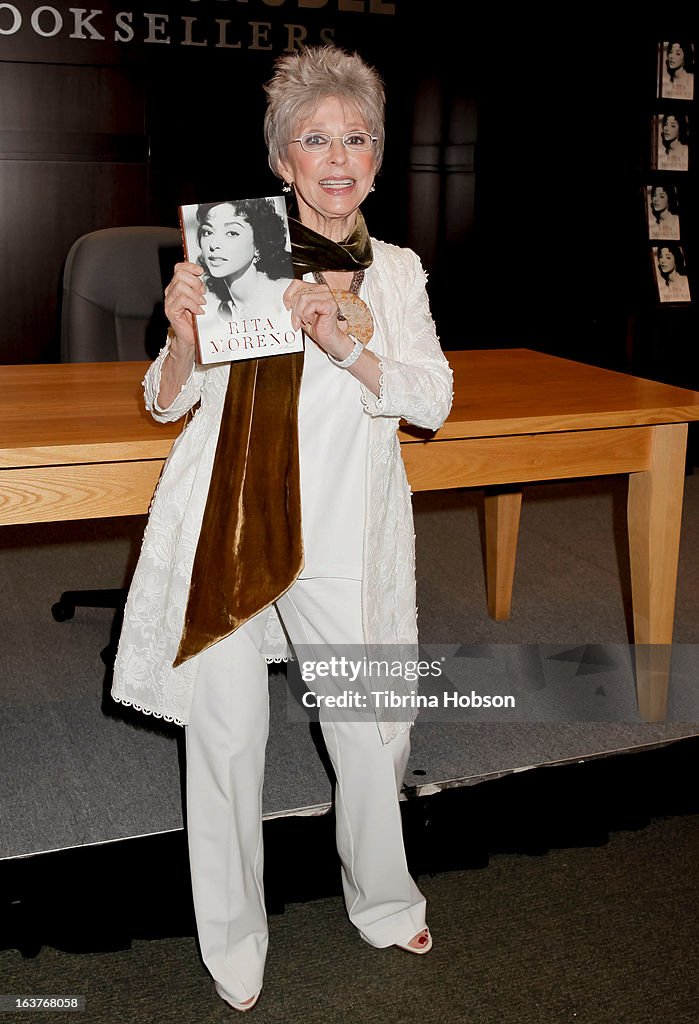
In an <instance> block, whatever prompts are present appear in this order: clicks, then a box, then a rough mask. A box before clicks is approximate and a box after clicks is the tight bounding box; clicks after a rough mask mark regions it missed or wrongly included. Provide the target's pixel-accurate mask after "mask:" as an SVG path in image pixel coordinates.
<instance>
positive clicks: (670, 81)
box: [658, 39, 694, 100]
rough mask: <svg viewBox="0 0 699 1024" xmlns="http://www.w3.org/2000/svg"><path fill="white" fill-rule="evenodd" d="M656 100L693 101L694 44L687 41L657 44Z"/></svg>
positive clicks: (666, 40)
mask: <svg viewBox="0 0 699 1024" xmlns="http://www.w3.org/2000/svg"><path fill="white" fill-rule="evenodd" d="M658 98H659V99H669V100H691V99H694V43H693V42H691V41H690V40H689V39H665V40H664V41H663V42H661V43H658Z"/></svg>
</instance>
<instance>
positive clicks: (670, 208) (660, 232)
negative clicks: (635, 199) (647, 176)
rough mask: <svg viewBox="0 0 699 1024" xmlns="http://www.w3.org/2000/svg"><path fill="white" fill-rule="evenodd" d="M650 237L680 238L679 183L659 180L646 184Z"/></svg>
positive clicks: (674, 239)
mask: <svg viewBox="0 0 699 1024" xmlns="http://www.w3.org/2000/svg"><path fill="white" fill-rule="evenodd" d="M644 191H645V197H646V217H647V221H648V237H649V238H651V239H658V238H669V239H672V240H673V241H676V242H678V241H679V240H680V197H679V190H678V188H677V185H675V184H674V183H673V182H665V181H659V182H655V183H654V184H652V185H646V186H645V189H644Z"/></svg>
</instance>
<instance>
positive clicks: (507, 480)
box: [0, 349, 699, 721]
mask: <svg viewBox="0 0 699 1024" xmlns="http://www.w3.org/2000/svg"><path fill="white" fill-rule="evenodd" d="M448 356H449V361H450V363H451V365H452V366H453V369H454V385H455V398H454V407H453V410H452V413H451V415H450V416H449V419H448V420H447V422H446V423H445V425H444V426H443V427H442V429H441V430H439V431H437V433H436V434H434V435H425V434H424V433H421V432H420V431H413V430H412V429H410V428H406V429H405V430H401V432H400V435H399V436H400V440H401V443H402V451H403V457H404V459H405V464H406V468H407V472H408V477H409V479H410V483H411V486H412V488H413V490H415V491H419V490H435V489H444V488H451V487H486V488H487V489H488V490H487V492H486V498H485V508H486V556H487V557H486V563H487V584H488V607H489V611H490V614H491V615H493V616H494V617H495V618H496V619H505V618H507V616H508V615H509V611H510V604H511V597H512V581H513V575H514V565H515V556H516V549H517V533H518V526H519V514H520V507H521V499H522V491H521V487H520V486H518V485H520V484H522V483H527V482H533V481H538V480H555V479H563V478H570V477H586V476H598V475H602V474H608V473H628V474H629V499H628V528H629V547H630V557H631V585H632V598H633V621H634V640H635V643H636V667H637V683H638V699H639V707H640V709H641V712H642V714H643V715H644V717H645V718H647V719H648V720H651V721H657V720H660V719H662V717H663V715H664V707H665V694H666V691H667V680H668V673H669V657H670V645H671V643H672V627H673V619H674V608H675V586H676V578H677V561H678V555H679V539H680V525H681V519H682V495H683V490H684V469H685V450H686V438H687V423H688V422H689V421H691V420H699V393H696V392H693V391H688V390H685V389H683V388H676V387H670V386H668V385H666V384H658V383H655V382H653V381H647V380H642V379H639V378H636V377H631V376H628V375H626V374H619V373H613V372H611V371H609V370H601V369H599V368H597V367H593V366H587V365H585V364H583V363H577V362H572V361H571V360H567V359H560V358H557V357H554V356H548V355H544V354H542V353H539V352H533V351H531V350H529V349H500V350H488V351H465V352H450V353H448ZM147 365H148V364H147V363H83V364H61V365H40V366H5V367H0V388H1V393H2V396H3V398H2V402H1V403H0V473H1V475H0V525H3V524H10V523H36V522H49V521H58V520H66V519H87V518H99V517H104V516H120V515H135V514H140V513H144V512H146V511H147V509H148V505H149V502H150V499H151V496H152V493H153V489H154V487H155V484H156V481H157V479H158V475H159V473H160V470H161V468H162V464H163V461H164V459H165V457H166V456H167V453H168V451H169V449H170V447H171V445H172V441H173V439H174V438H175V437H176V436H177V434H178V433H179V430H180V424H168V425H165V426H163V425H160V424H155V423H154V422H153V421H152V420H151V418H150V417H149V416H148V414H147V413H145V412H144V410H143V400H142V389H141V386H140V381H141V379H142V377H143V374H144V372H145V370H146V368H147Z"/></svg>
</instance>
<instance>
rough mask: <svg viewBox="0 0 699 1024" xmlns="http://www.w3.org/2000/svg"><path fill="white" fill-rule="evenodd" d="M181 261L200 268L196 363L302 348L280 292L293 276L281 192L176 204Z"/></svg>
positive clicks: (256, 356) (300, 335)
mask: <svg viewBox="0 0 699 1024" xmlns="http://www.w3.org/2000/svg"><path fill="white" fill-rule="evenodd" d="M178 210H179V216H180V226H181V229H182V242H183V245H184V254H185V259H186V260H188V261H189V262H190V263H198V264H199V266H200V267H202V268H203V270H204V276H203V280H204V284H205V285H206V296H205V297H206V305H205V311H204V313H202V314H200V315H198V316H196V317H195V318H194V320H195V331H196V335H197V345H198V350H199V362H200V363H203V364H209V363H223V362H235V361H237V360H240V359H259V358H261V357H266V356H275V355H281V354H283V353H285V352H301V351H303V333H302V332H301V331H300V330H299V331H295V330H294V329H293V328H292V326H291V314H290V312H289V310H288V309H286V308H285V307H284V303H283V301H282V296H283V294H284V292H285V290H286V288H287V287H288V286H289V284H290V283H291V281H292V280H293V278H294V269H293V264H292V262H291V242H290V239H289V223H288V219H287V214H286V204H285V202H284V197H283V196H265V197H264V198H261V199H230V200H221V201H219V202H216V203H193V204H190V205H187V206H180V207H178Z"/></svg>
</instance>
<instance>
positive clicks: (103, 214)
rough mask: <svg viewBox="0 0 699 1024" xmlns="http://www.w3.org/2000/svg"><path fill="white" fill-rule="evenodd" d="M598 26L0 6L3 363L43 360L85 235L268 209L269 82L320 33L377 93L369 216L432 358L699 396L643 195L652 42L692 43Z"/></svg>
mask: <svg viewBox="0 0 699 1024" xmlns="http://www.w3.org/2000/svg"><path fill="white" fill-rule="evenodd" d="M40 7H42V8H46V10H44V12H43V13H42V14H41V15H37V14H36V11H37V9H38V8H40ZM144 7H146V8H147V10H148V12H149V13H148V14H144V13H143V12H144ZM13 10H16V11H19V12H20V13H21V15H22V24H21V26H20V27H19V28H18V29H17V31H13V30H14V28H15V27H16V18H15V17H14V15H13ZM93 10H97V13H96V14H95V15H92V14H90V12H91V11H93ZM71 11H72V12H73V13H72V14H71V13H70V12H71ZM76 11H77V12H81V11H82V12H83V13H82V14H79V13H78V14H76V13H75V12H76ZM52 12H53V13H52ZM595 13H596V12H595V11H594V10H593V9H591V8H590V7H589V6H586V7H585V8H584V11H583V9H582V8H581V9H580V14H579V15H571V14H570V12H569V13H568V14H567V15H566V22H565V25H564V24H563V22H560V23H559V22H558V21H557V20H556V19H548V18H544V17H543V16H542V15H541V14H540V13H539V12H537V11H536V9H532V8H531V7H527V9H526V11H525V10H522V12H521V13H519V15H517V13H516V12H515V14H510V15H509V16H508V20H507V21H506V20H505V19H504V16H503V14H502V12H501V11H500V10H495V9H493V10H492V11H480V12H479V13H478V14H477V15H474V14H473V13H472V12H471V11H469V12H468V18H467V20H466V21H465V22H464V21H462V20H460V19H458V18H457V14H458V11H457V5H454V4H453V3H447V2H446V0H396V2H395V3H389V2H386V0H246V2H242V0H174V2H170V3H166V2H165V0H152V2H150V3H149V4H147V5H140V6H139V5H138V4H136V3H135V2H132V0H125V2H124V4H123V5H119V4H116V3H112V2H108V0H101V2H100V5H99V8H92V7H90V8H76V7H71V6H70V5H69V4H68V3H59V2H58V0H54V2H53V3H51V4H40V3H39V2H38V0H36V2H30V0H26V2H24V3H22V2H20V0H16V2H15V3H14V4H3V3H0V265H2V266H3V268H4V273H3V274H2V275H0V304H1V307H0V308H2V310H3V325H2V329H1V330H0V360H2V361H4V362H33V361H44V360H54V359H57V358H58V334H57V324H58V306H59V299H60V289H61V271H62V266H63V261H64V259H65V255H66V253H67V251H68V248H69V247H70V245H71V243H72V241H73V240H74V239H75V238H77V237H78V236H79V235H80V234H82V233H83V232H85V231H89V230H93V229H95V228H99V227H105V226H110V225H114V224H136V223H162V224H175V223H176V207H177V205H178V204H179V203H186V202H195V201H198V200H200V201H205V200H206V198H210V197H216V198H218V197H223V196H227V195H228V196H231V195H263V194H276V193H278V191H279V184H278V181H277V179H275V178H274V177H273V176H272V174H271V172H270V171H269V170H268V169H267V164H266V154H265V152H264V147H263V141H262V134H261V121H262V115H263V110H264V94H263V90H262V82H264V81H265V79H266V78H267V77H268V76H269V74H270V72H271V68H272V63H273V61H274V59H275V57H276V56H277V55H278V54H279V53H281V52H283V51H284V50H286V49H288V48H289V47H293V46H294V45H297V44H298V43H299V42H300V40H301V39H302V38H303V39H304V41H305V42H307V43H317V42H322V41H323V40H324V39H327V38H331V37H333V38H334V39H335V40H336V41H337V42H338V43H339V44H340V45H343V46H346V47H348V48H350V49H354V48H356V49H358V50H359V51H360V52H361V53H362V54H363V55H364V56H366V57H367V59H369V60H370V61H371V62H372V63H374V64H375V65H376V66H377V67H378V68H379V70H380V71H381V73H382V75H383V77H384V78H385V81H386V86H387V96H388V107H387V113H388V119H387V148H386V158H385V164H384V168H383V171H382V173H381V175H380V177H379V179H378V181H377V191H376V193H375V194H374V195H372V196H370V197H369V198H368V199H367V202H366V206H365V213H366V216H367V220H368V221H369V224H370V227H371V230H372V232H373V233H374V234H376V235H378V236H379V237H383V238H386V239H389V240H391V241H395V242H397V243H398V244H410V245H411V246H412V247H413V248H415V249H416V250H417V251H418V252H419V253H420V255H421V256H422V258H423V260H424V262H425V265H426V267H427V268H428V270H429V271H430V275H431V276H430V284H429V287H430V294H431V298H432V303H433V309H434V312H435V316H436V319H437V323H438V327H439V330H440V333H441V337H442V340H443V343H444V345H445V347H447V348H456V347H490V346H509V345H528V346H530V347H534V348H540V349H543V350H546V351H551V352H555V353H558V354H562V355H571V356H573V357H575V358H582V359H586V360H588V361H591V362H597V363H600V364H601V365H608V366H613V367H618V368H627V367H631V368H633V369H636V370H641V371H643V372H646V373H647V374H648V375H655V376H658V377H662V378H663V379H669V378H672V379H673V380H675V381H677V382H678V383H685V384H687V386H694V387H699V375H698V374H697V373H696V368H695V357H694V354H693V348H692V350H691V351H690V347H689V346H688V344H687V341H686V339H687V338H689V337H692V336H693V332H694V334H695V332H696V326H697V325H696V314H695V313H694V309H695V308H696V303H694V304H693V305H692V307H690V308H686V309H679V310H678V309H677V308H675V309H662V310H659V309H658V308H657V302H656V301H655V298H654V293H653V287H652V280H651V278H650V269H649V265H648V259H647V250H648V246H647V240H646V238H645V234H644V232H645V223H644V220H643V206H642V200H641V194H640V189H641V186H642V184H643V182H644V181H645V180H646V179H647V177H648V171H647V151H648V142H649V138H648V119H649V117H650V113H651V112H652V110H653V108H654V104H655V48H656V45H657V41H658V39H660V38H663V37H664V35H665V34H666V33H671V32H674V31H676V30H677V31H679V29H680V28H681V30H682V31H683V33H684V34H687V32H688V31H690V26H688V25H687V24H684V23H683V24H682V25H681V26H678V25H676V24H670V23H668V22H667V21H665V22H663V21H662V19H656V20H655V22H654V24H652V25H651V26H650V27H649V29H645V27H643V28H642V31H637V32H636V33H635V35H634V36H633V37H631V36H630V35H629V32H628V28H627V27H626V26H623V27H621V28H619V29H614V30H608V29H607V28H606V26H605V29H604V31H600V25H604V24H605V23H604V22H603V21H601V20H600V19H599V17H595ZM127 16H128V17H127ZM32 17H34V23H35V27H32ZM59 18H60V19H62V23H61V25H60V29H59V28H58V24H59ZM76 18H77V21H76ZM90 19H91V20H90ZM42 33H43V34H42ZM49 33H53V34H49ZM130 34H132V35H133V38H130ZM96 35H100V36H103V37H104V38H103V39H99V38H95V36H96ZM695 38H696V39H699V36H697V37H695ZM697 127H698V128H699V125H697ZM697 152H698V154H699V150H698V151H697ZM697 164H699V159H697V160H695V161H694V166H693V168H692V170H691V171H690V173H689V174H688V176H687V187H686V189H685V191H686V193H687V196H688V197H691V198H688V202H687V207H686V209H685V223H686V224H687V226H688V230H690V229H691V230H690V235H692V236H693V237H696V220H697V215H696V198H695V196H696V177H697ZM690 255H691V245H690ZM690 268H691V273H692V281H693V286H694V292H695V294H697V287H698V285H697V282H696V277H695V265H694V263H690Z"/></svg>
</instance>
